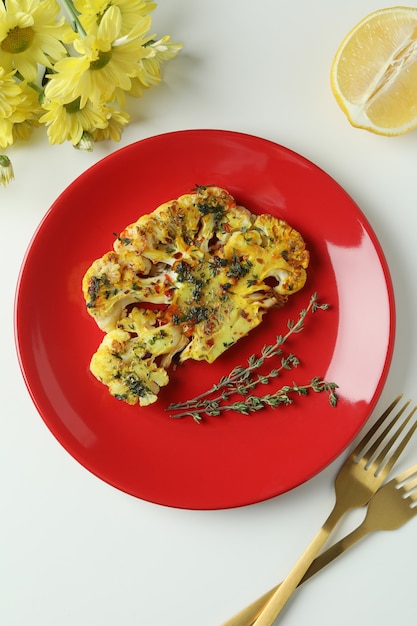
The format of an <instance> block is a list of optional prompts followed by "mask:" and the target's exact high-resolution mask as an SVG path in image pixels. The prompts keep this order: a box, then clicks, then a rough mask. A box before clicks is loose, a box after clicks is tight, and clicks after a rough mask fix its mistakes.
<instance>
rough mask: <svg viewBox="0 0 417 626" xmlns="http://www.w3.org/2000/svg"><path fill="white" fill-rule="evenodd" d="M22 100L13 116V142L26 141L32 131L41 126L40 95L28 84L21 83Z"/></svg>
mask: <svg viewBox="0 0 417 626" xmlns="http://www.w3.org/2000/svg"><path fill="white" fill-rule="evenodd" d="M20 88H21V90H22V92H21V100H20V102H19V105H18V106H17V107H16V110H15V112H14V114H13V116H12V119H13V120H14V124H13V140H14V141H16V140H17V139H19V140H22V139H23V140H26V139H27V138H28V137H29V135H30V133H31V132H32V130H33V129H34V128H37V127H38V126H39V117H40V116H41V114H42V107H41V105H40V104H39V95H38V92H37V91H35V90H34V89H33V88H32V87H30V86H29V85H28V84H27V83H25V82H24V83H21V84H20Z"/></svg>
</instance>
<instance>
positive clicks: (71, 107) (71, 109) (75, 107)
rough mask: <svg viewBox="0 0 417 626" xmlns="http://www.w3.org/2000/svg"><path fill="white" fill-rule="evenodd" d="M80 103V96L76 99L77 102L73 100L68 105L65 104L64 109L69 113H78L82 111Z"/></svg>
mask: <svg viewBox="0 0 417 626" xmlns="http://www.w3.org/2000/svg"><path fill="white" fill-rule="evenodd" d="M80 102H81V96H79V97H78V98H75V100H73V101H72V102H68V103H67V104H64V108H65V110H66V111H67V113H70V114H71V113H78V111H79V110H80Z"/></svg>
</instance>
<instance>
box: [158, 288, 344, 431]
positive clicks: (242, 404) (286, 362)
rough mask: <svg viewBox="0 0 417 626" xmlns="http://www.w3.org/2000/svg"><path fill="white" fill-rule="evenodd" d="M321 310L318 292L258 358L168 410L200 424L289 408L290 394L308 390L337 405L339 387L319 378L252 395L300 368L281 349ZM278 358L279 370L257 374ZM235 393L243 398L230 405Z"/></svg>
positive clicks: (324, 308)
mask: <svg viewBox="0 0 417 626" xmlns="http://www.w3.org/2000/svg"><path fill="white" fill-rule="evenodd" d="M319 309H320V310H326V309H328V305H327V304H319V303H318V301H317V293H314V294H313V295H312V296H311V298H310V301H309V303H308V306H307V307H306V308H304V309H302V310H301V311H300V313H299V316H298V319H297V320H288V322H287V328H288V330H287V332H286V334H285V335H278V336H277V337H276V340H275V343H274V344H271V345H265V346H264V347H263V348H262V350H261V353H260V355H259V356H258V355H256V354H252V355H251V356H250V357H249V358H248V360H247V365H245V366H241V365H238V366H237V367H235V368H234V369H233V370H232V371H231V372H230V374H228V375H227V376H223V377H222V378H221V379H220V381H219V382H218V383H216V384H214V385H213V386H212V387H211V388H210V389H208V390H207V391H205V392H203V393H201V394H199V395H197V396H195V397H194V398H191V399H189V400H186V401H184V402H178V403H173V404H170V405H169V406H168V407H167V409H166V410H167V411H179V413H176V414H173V417H175V418H180V417H185V416H191V417H192V418H193V419H194V420H195V421H196V422H201V420H202V416H203V415H204V414H206V415H211V416H215V415H220V413H222V412H224V411H235V412H238V413H242V414H244V415H248V414H249V413H253V412H255V411H258V410H260V409H262V408H264V407H266V406H270V407H276V406H278V405H282V404H284V405H288V404H291V403H292V399H291V398H290V396H289V395H288V394H293V393H297V394H298V395H307V393H308V391H309V390H313V391H316V392H318V391H327V392H328V393H329V401H330V404H331V405H332V406H335V405H336V402H337V398H336V394H335V389H336V388H337V385H336V384H335V383H329V382H326V381H324V380H322V379H321V378H320V377H315V378H313V379H312V380H311V381H310V382H309V383H308V384H305V385H301V386H299V385H297V384H295V383H293V384H292V385H290V386H288V385H284V386H283V387H281V389H279V390H277V391H275V392H274V393H272V394H266V395H263V396H256V395H251V394H250V392H251V391H252V390H253V389H255V388H256V387H257V386H258V385H260V384H263V385H266V384H268V383H269V382H270V381H271V379H273V378H277V377H278V376H279V375H280V374H281V372H282V371H283V370H291V369H293V368H296V367H297V366H298V365H299V362H300V361H299V359H298V357H296V356H295V355H294V354H292V353H290V354H288V355H287V356H284V355H283V351H282V346H283V344H284V343H285V342H286V341H287V340H288V339H289V337H291V335H294V334H296V333H299V332H301V331H302V330H303V329H304V324H305V319H306V317H307V315H308V314H309V313H314V312H316V311H317V310H319ZM279 356H280V357H281V360H280V365H279V367H276V368H272V369H271V370H270V371H269V372H267V373H266V374H261V373H259V372H258V371H257V370H259V369H260V368H261V367H262V366H263V365H264V363H265V362H266V361H267V360H269V359H271V358H273V357H279ZM214 394H217V395H214ZM236 394H238V395H240V396H242V398H243V399H242V400H239V401H234V402H228V401H229V399H230V397H231V396H233V395H236ZM213 396H214V397H213Z"/></svg>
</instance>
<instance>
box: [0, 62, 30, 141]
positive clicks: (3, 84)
mask: <svg viewBox="0 0 417 626" xmlns="http://www.w3.org/2000/svg"><path fill="white" fill-rule="evenodd" d="M14 74H15V71H12V72H7V73H6V72H5V70H4V69H3V68H2V67H0V147H2V148H5V147H6V146H11V145H12V144H13V143H14V141H15V139H17V138H20V137H21V136H22V137H26V136H27V134H28V131H29V129H30V128H31V127H32V126H33V125H34V124H36V120H37V116H38V113H39V104H38V100H37V94H36V92H34V91H33V90H32V89H31V88H30V87H28V86H27V84H26V83H24V82H23V83H18V82H16V81H15V79H14ZM25 129H26V131H25Z"/></svg>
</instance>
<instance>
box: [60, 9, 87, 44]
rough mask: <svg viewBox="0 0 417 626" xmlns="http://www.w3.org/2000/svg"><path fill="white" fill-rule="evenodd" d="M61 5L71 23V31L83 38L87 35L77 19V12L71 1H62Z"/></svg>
mask: <svg viewBox="0 0 417 626" xmlns="http://www.w3.org/2000/svg"><path fill="white" fill-rule="evenodd" d="M62 4H63V5H64V6H65V8H66V10H67V12H68V15H69V16H70V19H71V21H72V23H73V29H74V30H75V31H76V32H77V33H78V34H79V35H81V36H82V37H85V36H86V35H87V33H86V32H85V30H84V28H83V25H82V24H81V22H80V20H79V19H78V11H77V9H76V8H75V6H74V4H73V3H72V0H62Z"/></svg>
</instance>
